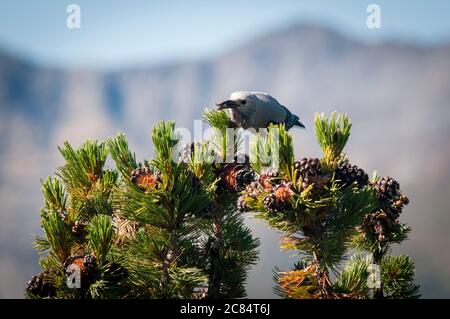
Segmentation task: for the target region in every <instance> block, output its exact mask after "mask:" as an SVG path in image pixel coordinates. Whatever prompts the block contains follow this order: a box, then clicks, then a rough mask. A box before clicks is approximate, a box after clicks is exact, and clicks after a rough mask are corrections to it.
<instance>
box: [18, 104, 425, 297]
mask: <svg viewBox="0 0 450 319" xmlns="http://www.w3.org/2000/svg"><path fill="white" fill-rule="evenodd" d="M204 120H205V122H207V123H208V124H209V125H210V126H211V127H212V128H213V129H214V131H215V134H214V135H213V136H212V137H211V139H210V140H207V141H204V142H202V143H192V144H187V145H181V143H180V136H178V135H177V132H176V129H175V123H173V122H159V123H157V124H156V125H155V126H154V128H153V132H152V140H153V145H154V148H155V152H154V156H153V158H151V159H146V160H143V161H142V162H138V161H137V160H136V156H135V154H134V153H132V152H131V150H130V148H129V145H128V141H127V139H126V138H125V136H124V135H123V134H118V135H117V136H115V137H113V138H111V139H108V140H107V141H105V142H98V141H90V140H88V141H86V142H85V143H84V144H82V145H81V146H80V147H79V148H73V147H72V145H70V144H69V143H68V142H65V143H64V145H63V146H62V147H61V148H59V151H60V153H61V154H62V156H63V158H64V160H65V163H64V165H62V166H61V167H60V168H59V169H58V170H57V172H56V176H55V177H48V178H47V179H45V180H44V181H42V192H43V197H44V207H43V208H42V209H41V212H40V215H41V226H42V229H43V236H38V237H37V238H36V242H35V247H36V249H37V250H38V251H39V253H40V255H41V257H40V265H41V267H42V272H41V273H39V274H37V275H36V276H34V277H33V278H32V279H31V280H30V281H29V282H28V284H27V288H26V295H27V296H28V297H29V298H241V297H245V296H246V292H245V281H246V277H247V273H248V270H249V268H250V266H251V265H253V264H255V263H256V262H257V260H258V251H257V248H258V246H259V241H258V239H257V238H254V237H253V235H252V233H251V231H250V229H249V228H247V227H246V226H245V224H244V212H253V214H255V216H256V217H258V218H261V219H264V220H265V221H267V223H268V225H269V226H270V227H272V228H276V229H277V230H280V231H282V232H284V233H285V235H284V236H283V238H282V239H281V249H283V250H294V251H297V252H298V253H299V255H300V258H299V260H298V262H297V263H296V264H295V265H294V267H293V269H291V270H288V271H281V270H279V269H278V268H275V276H274V278H275V280H276V282H277V286H276V288H275V292H276V293H278V294H279V295H281V296H283V297H286V298H372V297H373V298H414V297H418V296H419V294H418V288H419V287H418V286H417V285H415V284H414V263H413V262H412V260H411V259H410V258H409V257H407V256H392V255H391V246H392V244H400V243H401V242H402V241H403V240H405V239H406V238H407V234H408V232H409V231H410V228H409V227H408V226H407V225H404V224H401V223H400V222H399V217H400V214H401V213H402V210H403V207H404V206H405V205H407V204H408V198H407V197H406V196H405V194H403V193H402V191H401V190H400V185H399V183H398V182H397V181H395V180H394V179H392V178H390V177H379V176H378V175H377V174H374V177H373V178H372V179H371V180H369V177H368V175H367V174H366V172H364V170H363V169H361V168H359V167H357V166H355V165H352V164H350V162H349V159H348V158H347V157H346V155H345V154H344V153H343V150H344V147H345V144H346V142H347V140H348V138H349V136H350V129H351V123H350V121H349V119H348V118H347V116H345V115H336V114H334V113H333V114H332V115H331V116H330V117H329V118H326V117H325V116H324V115H323V114H320V115H316V118H315V129H316V136H317V140H318V142H319V144H320V146H321V148H322V151H323V156H322V158H308V157H305V158H303V159H300V160H297V161H296V160H295V158H294V150H293V141H292V137H291V135H290V134H289V133H288V132H287V131H286V130H285V128H284V127H283V125H271V126H270V127H269V129H268V131H267V132H266V133H265V132H263V131H259V132H257V133H256V135H255V139H254V142H253V144H252V146H251V151H250V153H249V154H248V155H245V154H239V153H238V150H239V147H240V145H241V143H242V140H243V138H242V136H241V133H240V132H241V131H239V130H238V131H235V130H231V131H230V130H229V127H230V118H229V117H228V115H227V113H226V112H224V111H210V110H206V111H205V114H204ZM108 158H111V159H112V162H113V163H114V165H113V167H107V165H106V162H107V159H108ZM268 160H272V162H271V163H269V162H268ZM348 257H351V258H349V259H348V261H347V262H345V260H346V259H347V258H348ZM378 275H379V277H380V278H379V279H380V284H378V283H377V276H378ZM332 278H333V279H332ZM372 281H374V283H373V284H374V285H372V286H373V287H372V286H371V285H370V284H371V282H372ZM371 287H372V288H371Z"/></svg>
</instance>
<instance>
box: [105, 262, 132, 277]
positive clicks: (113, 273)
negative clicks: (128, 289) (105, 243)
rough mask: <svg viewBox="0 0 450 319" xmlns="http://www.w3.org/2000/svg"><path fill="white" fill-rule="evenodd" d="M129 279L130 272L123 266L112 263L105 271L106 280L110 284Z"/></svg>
mask: <svg viewBox="0 0 450 319" xmlns="http://www.w3.org/2000/svg"><path fill="white" fill-rule="evenodd" d="M126 277H128V270H127V269H126V268H125V267H123V266H122V265H121V264H119V263H116V262H114V261H113V262H111V263H110V264H109V266H108V268H107V269H106V270H105V278H106V280H108V281H110V282H117V281H120V280H122V279H124V278H126Z"/></svg>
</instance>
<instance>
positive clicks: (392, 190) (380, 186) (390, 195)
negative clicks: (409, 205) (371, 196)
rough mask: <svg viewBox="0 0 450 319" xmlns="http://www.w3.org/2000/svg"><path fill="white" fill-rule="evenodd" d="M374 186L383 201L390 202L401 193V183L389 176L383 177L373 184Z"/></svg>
mask: <svg viewBox="0 0 450 319" xmlns="http://www.w3.org/2000/svg"><path fill="white" fill-rule="evenodd" d="M373 187H374V189H375V194H376V196H377V197H378V199H379V200H380V201H381V202H383V203H389V202H390V201H391V200H393V199H395V197H397V195H399V190H400V184H399V183H398V182H397V181H396V180H395V179H393V178H391V177H389V176H386V177H381V178H380V179H379V180H377V181H376V182H375V183H374V184H373Z"/></svg>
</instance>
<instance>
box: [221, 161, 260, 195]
mask: <svg viewBox="0 0 450 319" xmlns="http://www.w3.org/2000/svg"><path fill="white" fill-rule="evenodd" d="M220 178H221V182H220V185H221V187H223V188H225V189H227V190H229V191H231V192H240V191H242V190H243V189H245V187H246V186H247V185H249V184H250V183H251V182H252V181H254V179H255V173H254V172H253V171H252V170H251V168H250V166H249V165H247V164H237V163H225V164H224V165H223V166H222V169H221V172H220Z"/></svg>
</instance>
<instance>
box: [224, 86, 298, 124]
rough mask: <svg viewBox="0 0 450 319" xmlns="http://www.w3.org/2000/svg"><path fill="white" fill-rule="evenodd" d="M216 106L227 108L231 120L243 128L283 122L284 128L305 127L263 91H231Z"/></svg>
mask: <svg viewBox="0 0 450 319" xmlns="http://www.w3.org/2000/svg"><path fill="white" fill-rule="evenodd" d="M216 106H217V107H218V108H217V109H218V110H225V109H229V110H230V112H231V122H232V123H233V124H234V125H235V126H237V127H242V128H243V129H245V130H247V129H250V128H254V129H261V128H267V127H269V125H270V124H284V125H285V127H286V130H289V129H291V128H292V127H294V126H298V127H301V128H305V126H304V125H303V124H302V123H301V122H300V119H299V117H298V116H297V115H295V114H292V113H291V111H289V110H288V109H287V108H286V107H285V106H283V105H281V104H280V103H279V102H278V101H277V100H276V99H275V98H274V97H272V96H271V95H269V94H267V93H264V92H248V91H237V92H233V93H232V94H231V95H230V98H229V99H228V100H225V101H223V102H220V103H216Z"/></svg>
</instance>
